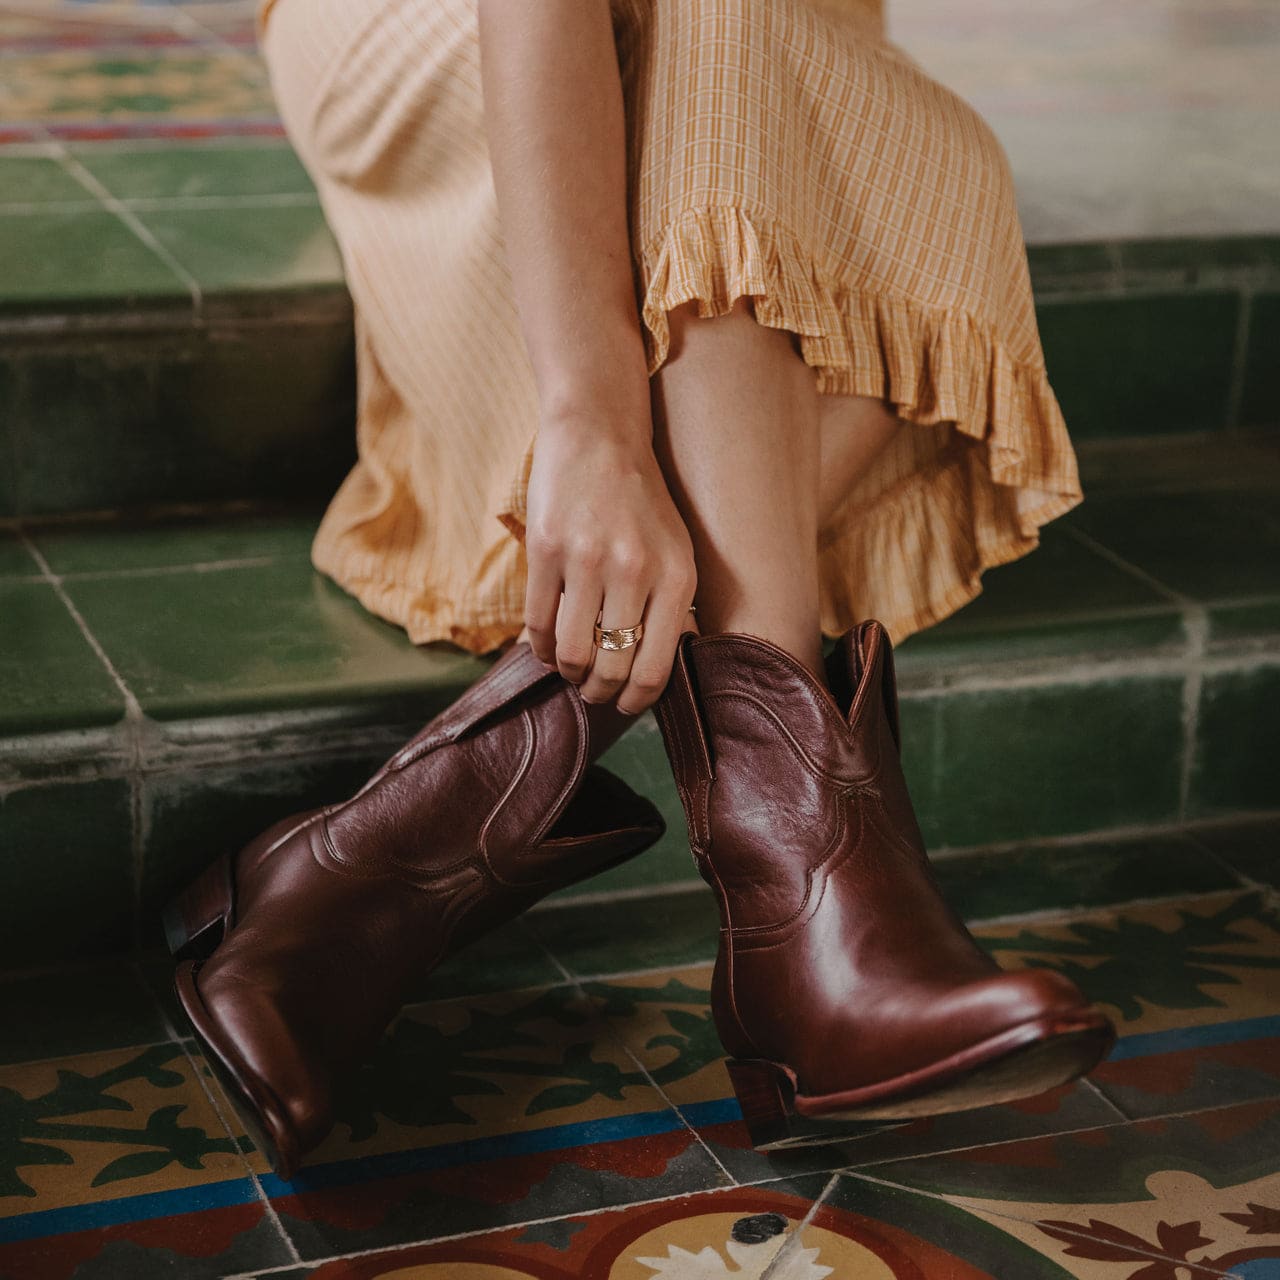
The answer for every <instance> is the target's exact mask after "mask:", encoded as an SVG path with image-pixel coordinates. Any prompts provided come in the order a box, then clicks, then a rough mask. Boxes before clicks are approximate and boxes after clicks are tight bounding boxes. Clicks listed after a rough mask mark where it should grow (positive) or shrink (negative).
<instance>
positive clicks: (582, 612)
mask: <svg viewBox="0 0 1280 1280" xmlns="http://www.w3.org/2000/svg"><path fill="white" fill-rule="evenodd" d="M603 594H604V588H603V587H602V586H601V583H600V581H599V579H598V578H596V577H594V576H588V575H586V574H583V573H566V575H565V585H564V599H563V600H562V601H561V602H560V612H559V613H558V614H557V615H556V657H555V661H556V666H558V667H559V668H560V674H561V675H562V676H564V678H565V679H566V680H568V681H569V683H570V684H578V685H580V684H581V683H582V682H583V681H584V680H585V679H586V678H587V673H588V672H589V671H590V670H591V664H592V660H593V659H594V657H595V654H596V647H595V626H596V619H597V618H598V617H599V616H600V604H601V600H602V597H603Z"/></svg>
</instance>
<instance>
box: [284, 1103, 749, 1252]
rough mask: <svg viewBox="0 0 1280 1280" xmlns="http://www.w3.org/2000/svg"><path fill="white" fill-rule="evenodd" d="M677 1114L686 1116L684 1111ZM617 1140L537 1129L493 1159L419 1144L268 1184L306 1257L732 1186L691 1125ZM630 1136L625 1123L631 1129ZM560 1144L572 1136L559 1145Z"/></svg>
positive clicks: (585, 1132) (604, 1132)
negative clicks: (401, 1152) (418, 1148)
mask: <svg viewBox="0 0 1280 1280" xmlns="http://www.w3.org/2000/svg"><path fill="white" fill-rule="evenodd" d="M673 1114H674V1113H673ZM635 1128H637V1129H638V1132H637V1133H636V1135H635V1136H620V1137H616V1138H608V1137H607V1136H606V1135H607V1133H608V1131H607V1130H596V1131H595V1132H592V1131H590V1130H582V1131H577V1132H572V1133H569V1134H558V1135H557V1134H545V1133H544V1134H539V1133H537V1132H532V1133H530V1134H528V1135H526V1136H525V1138H524V1140H523V1141H521V1142H518V1143H511V1144H508V1149H511V1148H515V1149H520V1148H523V1153H522V1154H511V1155H503V1156H498V1157H489V1158H486V1155H485V1152H484V1151H483V1150H474V1149H473V1150H470V1151H466V1152H457V1151H450V1150H448V1149H444V1150H441V1151H437V1152H434V1153H433V1152H412V1153H406V1155H405V1156H404V1157H403V1158H402V1159H400V1160H398V1161H383V1162H378V1163H376V1164H375V1163H373V1162H370V1164H369V1165H366V1166H365V1167H363V1168H354V1169H353V1168H349V1167H348V1168H342V1167H338V1168H332V1167H331V1168H329V1169H327V1170H313V1171H312V1172H311V1173H309V1174H307V1175H304V1176H299V1177H298V1178H297V1179H295V1181H294V1182H293V1183H292V1184H289V1183H280V1182H278V1181H277V1180H275V1179H272V1178H266V1179H264V1180H263V1182H264V1186H265V1187H266V1189H267V1191H268V1193H269V1194H270V1195H271V1202H272V1205H273V1207H274V1208H275V1210H276V1211H277V1213H278V1214H279V1215H280V1221H281V1223H282V1225H283V1226H284V1229H285V1231H286V1232H288V1234H289V1237H290V1238H291V1240H292V1241H293V1243H294V1244H295V1246H296V1247H297V1249H298V1251H299V1253H300V1254H301V1255H302V1256H303V1257H304V1258H324V1257H328V1256H332V1255H334V1254H342V1253H352V1252H356V1251H359V1250H366V1249H374V1248H386V1247H389V1246H392V1245H400V1244H407V1243H409V1242H411V1241H424V1240H435V1239H439V1238H441V1237H445V1236H456V1235H458V1234H459V1233H464V1232H477V1231H484V1230H486V1229H492V1228H494V1227H497V1226H504V1225H507V1224H512V1223H521V1222H537V1221H542V1220H544V1219H548V1218H561V1217H567V1216H572V1215H574V1214H581V1213H584V1212H588V1211H594V1210H599V1209H604V1208H610V1207H613V1206H617V1205H627V1204H635V1203H639V1202H646V1201H653V1200H663V1199H667V1198H669V1197H671V1196H677V1195H684V1194H688V1193H690V1192H696V1191H703V1190H707V1189H710V1188H714V1187H720V1186H726V1185H728V1179H727V1178H726V1177H725V1175H724V1174H723V1173H722V1172H721V1170H720V1169H719V1168H718V1167H717V1166H716V1165H715V1164H714V1162H713V1161H712V1160H711V1158H710V1156H708V1154H707V1152H706V1150H705V1148H703V1147H702V1146H701V1145H700V1144H699V1142H698V1141H697V1139H696V1138H695V1136H694V1135H693V1134H692V1133H691V1132H690V1131H689V1130H688V1129H687V1128H685V1127H684V1126H683V1125H679V1124H678V1122H677V1127H674V1128H665V1127H663V1128H661V1129H659V1130H657V1131H656V1132H654V1131H646V1129H645V1127H643V1126H635ZM620 1132H622V1133H623V1134H625V1132H626V1129H625V1127H620ZM557 1141H559V1142H560V1143H562V1144H563V1145H556V1142H557Z"/></svg>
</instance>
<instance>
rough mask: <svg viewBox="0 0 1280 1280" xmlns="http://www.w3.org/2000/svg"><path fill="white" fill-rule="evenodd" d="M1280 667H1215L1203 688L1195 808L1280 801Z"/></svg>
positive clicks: (1200, 810) (1269, 804)
mask: <svg viewBox="0 0 1280 1280" xmlns="http://www.w3.org/2000/svg"><path fill="white" fill-rule="evenodd" d="M1277 760H1280V667H1267V666H1258V667H1254V668H1252V669H1244V670H1240V671H1219V672H1210V673H1208V674H1206V676H1205V677H1204V684H1203V685H1202V686H1201V692H1200V714H1199V717H1198V719H1197V721H1196V747H1195V760H1194V767H1193V769H1192V778H1191V799H1190V807H1191V810H1192V812H1194V813H1202V814H1208V813H1223V812H1230V811H1232V810H1242V809H1245V810H1247V809H1275V808H1277V807H1278V806H1280V770H1278V769H1277V768H1276V761H1277Z"/></svg>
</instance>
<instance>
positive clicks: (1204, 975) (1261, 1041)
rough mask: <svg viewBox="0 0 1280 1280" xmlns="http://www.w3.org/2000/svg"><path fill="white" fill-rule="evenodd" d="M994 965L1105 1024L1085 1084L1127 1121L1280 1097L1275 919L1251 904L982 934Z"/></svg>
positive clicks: (1184, 907)
mask: <svg viewBox="0 0 1280 1280" xmlns="http://www.w3.org/2000/svg"><path fill="white" fill-rule="evenodd" d="M982 932H983V938H984V942H985V944H986V945H987V946H988V947H990V948H991V949H992V950H993V951H994V952H995V953H996V955H997V956H998V958H999V959H1000V961H1001V963H1002V964H1005V965H1008V966H1010V967H1016V966H1021V965H1031V966H1047V967H1051V968H1055V969H1058V970H1060V971H1061V972H1063V973H1066V974H1067V975H1068V976H1069V977H1071V978H1073V979H1075V981H1077V982H1078V983H1079V984H1080V986H1081V987H1082V988H1083V989H1084V990H1085V992H1086V993H1087V994H1088V995H1089V996H1090V997H1092V998H1093V999H1094V1000H1096V1001H1098V1002H1100V1003H1101V1004H1102V1005H1103V1006H1104V1007H1105V1008H1106V1009H1107V1011H1108V1013H1110V1014H1111V1016H1112V1017H1113V1018H1114V1020H1115V1022H1116V1026H1117V1029H1118V1030H1119V1032H1120V1036H1121V1040H1120V1042H1119V1044H1118V1045H1117V1047H1116V1050H1115V1051H1114V1052H1113V1053H1112V1055H1111V1057H1110V1059H1109V1060H1108V1061H1107V1062H1105V1063H1103V1064H1102V1065H1101V1066H1100V1067H1099V1068H1098V1069H1097V1070H1096V1071H1095V1072H1094V1075H1093V1080H1094V1082H1095V1084H1096V1085H1097V1086H1098V1088H1099V1089H1100V1090H1101V1091H1102V1092H1103V1093H1104V1094H1106V1095H1107V1097H1109V1098H1110V1099H1111V1100H1112V1101H1113V1102H1114V1103H1115V1104H1116V1105H1117V1106H1118V1107H1120V1108H1121V1110H1122V1111H1124V1113H1125V1114H1126V1115H1129V1116H1146V1115H1158V1114H1165V1113H1169V1112H1174V1111H1187V1110H1191V1109H1194V1108H1197V1107H1206V1106H1216V1105H1221V1104H1223V1103H1227V1102H1243V1101H1246V1100H1249V1099H1253V1098H1262V1097H1274V1096H1278V1095H1280V1054H1277V1051H1276V1050H1277V1044H1278V1043H1280V917H1278V916H1277V913H1276V911H1275V908H1274V907H1273V906H1271V905H1270V904H1269V902H1268V899H1267V898H1266V896H1265V895H1264V894H1261V893H1244V894H1239V893H1236V894H1221V895H1213V896H1211V897H1205V898H1199V899H1192V900H1189V901H1186V902H1181V903H1161V904H1155V905H1151V906H1143V907H1130V908H1127V909H1124V910H1122V911H1119V912H1111V913H1107V914H1105V915H1094V916H1089V917H1084V918H1080V919H1076V920H1074V921H1072V922H1069V923H1064V924H1046V925H1035V926H1005V927H999V928H992V929H987V930H983V931H982Z"/></svg>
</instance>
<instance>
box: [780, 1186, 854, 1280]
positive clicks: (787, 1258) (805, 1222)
mask: <svg viewBox="0 0 1280 1280" xmlns="http://www.w3.org/2000/svg"><path fill="white" fill-rule="evenodd" d="M839 1181H840V1175H839V1174H838V1173H833V1174H832V1175H831V1176H830V1178H828V1179H827V1182H826V1185H825V1186H824V1187H823V1188H822V1190H821V1191H820V1192H819V1193H818V1195H817V1196H816V1197H815V1199H814V1201H813V1203H812V1204H811V1205H810V1206H809V1209H808V1212H807V1213H806V1214H805V1215H804V1217H803V1218H801V1219H800V1221H799V1222H798V1223H796V1229H795V1230H794V1231H793V1232H791V1234H790V1235H789V1236H788V1237H787V1238H786V1239H785V1240H784V1241H783V1242H782V1248H781V1249H779V1250H778V1252H777V1253H775V1254H774V1255H773V1257H772V1259H771V1260H770V1262H769V1265H768V1266H767V1267H765V1269H764V1271H762V1272H761V1274H760V1280H786V1274H787V1273H786V1271H784V1270H782V1267H783V1265H784V1264H785V1263H788V1262H791V1261H793V1260H794V1259H795V1257H796V1255H797V1254H798V1253H799V1252H800V1250H801V1249H802V1248H804V1232H805V1229H806V1228H807V1227H808V1226H809V1225H810V1224H811V1223H812V1222H813V1220H814V1218H816V1217H817V1216H818V1211H819V1210H820V1209H821V1208H822V1206H823V1203H824V1201H825V1200H826V1198H827V1196H829V1195H830V1194H831V1192H832V1191H833V1190H834V1189H835V1187H836V1184H837V1183H838V1182H839Z"/></svg>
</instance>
